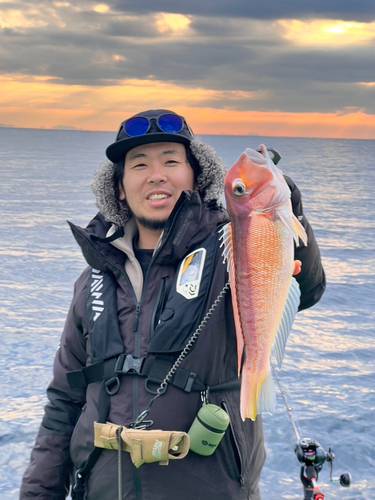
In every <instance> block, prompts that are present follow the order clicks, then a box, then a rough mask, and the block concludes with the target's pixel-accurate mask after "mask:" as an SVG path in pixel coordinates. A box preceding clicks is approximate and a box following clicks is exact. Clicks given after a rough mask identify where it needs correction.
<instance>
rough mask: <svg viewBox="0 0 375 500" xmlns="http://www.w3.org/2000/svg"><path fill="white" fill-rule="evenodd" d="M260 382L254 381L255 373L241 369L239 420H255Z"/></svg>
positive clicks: (244, 368)
mask: <svg viewBox="0 0 375 500" xmlns="http://www.w3.org/2000/svg"><path fill="white" fill-rule="evenodd" d="M261 384H262V382H261V381H260V380H256V379H255V373H254V372H252V370H251V369H248V368H246V367H245V366H244V367H243V370H242V380H241V404H240V411H241V418H242V420H243V421H245V419H246V418H251V420H255V419H256V416H257V413H258V412H257V409H258V396H259V390H260V387H261Z"/></svg>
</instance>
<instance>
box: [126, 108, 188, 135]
mask: <svg viewBox="0 0 375 500" xmlns="http://www.w3.org/2000/svg"><path fill="white" fill-rule="evenodd" d="M152 122H156V125H157V127H158V129H159V130H160V132H164V133H166V134H178V133H180V132H181V130H182V129H183V128H184V125H186V128H187V129H188V131H189V132H190V134H191V136H192V137H194V134H193V131H192V130H191V128H190V127H189V125H188V124H187V123H186V121H185V119H184V118H183V117H181V116H178V115H172V114H164V115H160V116H159V117H158V118H146V117H145V116H134V117H132V118H129V120H126V122H124V123H122V124H121V127H120V130H119V133H118V135H117V140H118V139H119V138H120V136H121V135H122V133H123V132H125V133H126V135H127V136H128V137H140V136H142V135H146V134H147V132H148V131H149V130H150V128H151V123H152Z"/></svg>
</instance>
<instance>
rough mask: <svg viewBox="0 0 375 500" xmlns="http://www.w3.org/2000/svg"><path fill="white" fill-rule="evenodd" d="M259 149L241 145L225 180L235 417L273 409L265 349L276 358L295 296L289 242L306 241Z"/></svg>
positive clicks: (285, 191)
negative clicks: (237, 398) (237, 379)
mask: <svg viewBox="0 0 375 500" xmlns="http://www.w3.org/2000/svg"><path fill="white" fill-rule="evenodd" d="M260 151H261V153H259V152H257V151H254V150H252V149H247V150H246V151H245V152H244V153H243V154H242V155H241V156H240V158H239V159H238V161H237V162H236V163H235V164H234V165H233V166H232V168H231V169H230V170H229V172H228V173H227V176H226V179H225V197H226V202H227V208H228V212H229V215H230V217H231V223H229V224H227V225H226V226H225V228H224V229H223V235H222V239H223V246H224V252H223V255H224V259H225V260H227V262H228V272H229V281H230V285H231V293H232V302H233V310H234V318H235V324H236V333H237V350H238V373H239V375H240V374H241V375H242V382H241V417H242V419H243V420H245V418H251V419H252V420H255V419H256V415H257V413H263V412H272V411H273V410H274V406H275V391H274V385H273V381H272V375H271V370H270V358H271V351H272V349H274V354H275V357H276V359H277V361H278V363H279V364H281V361H282V358H283V354H284V348H285V344H286V341H287V338H288V335H289V332H290V330H291V327H292V324H293V320H294V316H295V314H296V312H297V310H298V305H299V300H300V291H299V286H298V284H297V282H296V281H295V279H294V278H293V277H292V275H293V274H298V273H299V272H300V270H301V262H300V261H294V243H293V240H294V241H295V242H296V244H297V245H298V244H299V238H300V239H301V240H302V242H303V243H304V244H305V245H307V236H306V233H305V230H304V228H303V226H302V225H301V224H300V223H299V221H298V220H297V218H296V217H295V216H294V214H293V212H292V205H291V201H290V190H289V188H288V185H287V184H286V182H285V179H284V177H283V175H282V172H281V171H280V170H279V169H278V168H277V167H276V166H275V165H274V164H273V162H272V160H271V158H270V156H269V153H268V151H267V149H266V147H265V146H263V145H261V146H260ZM243 355H244V357H243ZM243 359H244V362H243V364H242V360H243Z"/></svg>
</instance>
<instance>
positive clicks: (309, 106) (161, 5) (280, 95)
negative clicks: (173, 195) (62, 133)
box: [0, 0, 375, 139]
mask: <svg viewBox="0 0 375 500" xmlns="http://www.w3.org/2000/svg"><path fill="white" fill-rule="evenodd" d="M0 37H1V44H0V125H1V126H8V127H9V126H13V127H27V128H41V127H44V128H64V127H69V128H77V129H83V130H101V131H115V130H117V129H118V126H119V124H120V122H121V121H122V120H124V119H125V118H127V117H129V116H130V115H131V114H134V113H137V112H139V111H142V110H144V109H149V108H169V109H173V110H175V111H177V112H178V113H180V114H182V115H184V116H185V117H186V118H187V119H188V121H189V123H190V125H191V126H192V128H193V129H194V130H195V132H196V133H198V134H234V135H247V134H260V135H267V136H295V137H333V138H358V139H375V1H373V0H355V1H353V0H340V1H337V0H291V1H288V2H285V4H284V2H280V0H262V1H259V2H254V1H252V0H189V1H188V2H187V1H178V0H173V1H172V0H162V1H158V0H154V1H151V0H126V1H121V0H117V1H116V0H111V1H106V2H105V3H99V2H95V1H90V0H77V1H76V2H72V3H70V2H69V1H64V0H61V1H52V0H39V1H38V0H36V1H32V2H30V1H29V0H0Z"/></svg>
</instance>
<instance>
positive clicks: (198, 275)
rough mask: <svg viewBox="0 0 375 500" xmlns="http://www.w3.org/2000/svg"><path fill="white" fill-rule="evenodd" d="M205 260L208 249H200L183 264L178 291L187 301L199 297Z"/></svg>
mask: <svg viewBox="0 0 375 500" xmlns="http://www.w3.org/2000/svg"><path fill="white" fill-rule="evenodd" d="M205 260H206V249H205V248H199V249H198V250H195V251H194V252H191V253H190V254H189V255H187V256H186V257H185V259H184V260H183V261H182V262H181V265H180V270H179V272H178V278H177V285H176V291H177V292H178V293H179V294H181V295H183V296H184V297H185V298H186V299H195V297H198V294H199V288H200V285H201V279H202V274H203V268H204V263H205Z"/></svg>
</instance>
